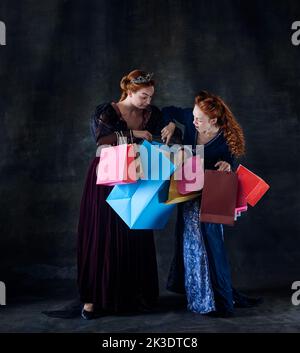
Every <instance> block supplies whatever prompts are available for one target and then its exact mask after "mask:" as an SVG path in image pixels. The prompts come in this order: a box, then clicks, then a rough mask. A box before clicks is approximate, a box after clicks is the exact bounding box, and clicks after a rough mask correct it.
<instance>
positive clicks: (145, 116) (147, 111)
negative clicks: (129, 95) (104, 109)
mask: <svg viewBox="0 0 300 353" xmlns="http://www.w3.org/2000/svg"><path fill="white" fill-rule="evenodd" d="M110 104H111V106H112V107H113V108H114V110H115V111H116V113H117V114H118V116H119V118H120V120H122V121H124V122H125V123H126V124H127V121H126V120H125V119H124V117H123V116H122V113H121V110H120V108H119V107H118V104H117V103H116V102H113V101H112V102H111V103H110ZM142 111H143V115H142V119H143V125H144V127H145V126H146V124H147V122H148V120H149V117H150V114H151V112H152V110H151V106H149V109H142Z"/></svg>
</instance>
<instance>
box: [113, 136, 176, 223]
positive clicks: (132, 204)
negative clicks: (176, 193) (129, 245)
mask: <svg viewBox="0 0 300 353" xmlns="http://www.w3.org/2000/svg"><path fill="white" fill-rule="evenodd" d="M139 152H140V158H141V163H142V167H143V170H144V175H143V178H141V179H140V180H138V181H137V182H136V183H134V184H124V185H116V186H115V187H114V188H113V190H112V191H111V193H110V194H109V196H108V198H107V200H106V201H107V202H108V203H109V205H110V206H111V207H112V208H113V209H114V210H115V211H116V213H117V214H118V215H119V216H120V217H121V218H122V219H123V221H124V222H125V223H126V224H127V225H128V227H129V228H130V229H163V228H164V227H165V225H166V223H167V222H168V220H169V217H170V215H171V213H172V211H173V210H174V208H175V205H167V204H165V203H164V202H162V201H161V200H163V199H164V200H166V198H167V195H168V184H169V178H170V175H171V174H172V173H173V172H174V169H175V167H174V165H173V164H172V162H171V161H170V160H169V158H168V157H167V156H166V155H165V153H164V152H162V151H161V150H160V149H159V148H158V147H157V146H153V145H152V144H150V143H149V142H148V141H144V142H143V144H142V145H141V146H139Z"/></svg>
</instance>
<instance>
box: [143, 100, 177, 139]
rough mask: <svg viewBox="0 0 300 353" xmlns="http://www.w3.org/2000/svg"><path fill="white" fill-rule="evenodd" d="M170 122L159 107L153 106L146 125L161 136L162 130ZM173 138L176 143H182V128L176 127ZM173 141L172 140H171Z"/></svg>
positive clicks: (154, 133) (150, 130)
mask: <svg viewBox="0 0 300 353" xmlns="http://www.w3.org/2000/svg"><path fill="white" fill-rule="evenodd" d="M167 124H168V123H167V122H166V121H165V120H164V118H163V113H162V111H161V110H159V109H158V108H157V107H155V106H152V114H151V117H150V120H149V122H148V124H147V126H146V129H147V130H148V131H149V132H150V133H151V134H153V135H156V136H160V135H161V130H162V129H163V128H164V127H165V126H166V125H167ZM172 140H173V142H174V143H181V140H182V132H181V130H180V129H179V128H178V127H176V128H175V131H174V134H173V137H172ZM171 143H172V142H171Z"/></svg>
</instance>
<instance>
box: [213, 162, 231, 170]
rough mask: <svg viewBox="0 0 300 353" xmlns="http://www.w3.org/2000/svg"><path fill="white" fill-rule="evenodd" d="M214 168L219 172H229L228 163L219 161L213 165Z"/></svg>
mask: <svg viewBox="0 0 300 353" xmlns="http://www.w3.org/2000/svg"><path fill="white" fill-rule="evenodd" d="M215 167H218V171H220V172H230V171H231V166H230V164H229V163H228V162H225V161H220V162H217V163H216V164H215Z"/></svg>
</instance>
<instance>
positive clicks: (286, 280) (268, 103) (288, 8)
mask: <svg viewBox="0 0 300 353" xmlns="http://www.w3.org/2000/svg"><path fill="white" fill-rule="evenodd" d="M0 20H1V21H4V22H5V23H6V27H7V45H6V46H0V93H1V95H0V118H1V128H0V136H1V144H0V147H1V152H0V168H1V173H0V177H1V186H0V188H1V195H0V205H1V213H0V222H1V231H0V244H1V245H0V261H1V267H0V280H2V281H3V280H5V281H6V282H7V283H8V284H11V285H12V286H13V284H17V285H18V284H19V285H22V284H24V283H27V284H28V283H31V281H35V280H46V281H47V280H49V279H61V280H62V281H65V280H72V279H73V278H75V275H76V227H77V220H78V213H79V204H80V198H81V193H82V187H83V183H84V178H85V173H86V170H87V167H88V164H89V161H90V159H91V158H92V157H93V156H94V152H95V146H94V142H93V140H92V138H91V136H90V132H89V116H90V114H91V113H92V111H93V110H94V107H95V105H96V104H98V103H99V102H103V101H110V100H117V99H118V98H119V87H118V84H119V80H120V78H121V77H122V75H123V74H124V73H127V72H128V71H130V70H131V69H133V68H144V69H146V70H149V71H154V72H155V78H156V80H157V82H158V87H157V93H156V96H155V100H154V103H155V104H156V105H158V106H159V107H162V106H165V105H170V104H174V105H179V106H191V105H192V102H193V95H194V93H195V92H196V91H197V90H199V89H208V90H211V91H213V92H215V93H217V94H219V95H221V96H222V97H224V99H225V101H226V102H227V103H228V104H229V105H230V106H231V107H232V109H233V111H234V113H235V114H236V116H237V118H238V120H239V121H240V123H241V124H242V126H243V128H244V131H245V135H246V139H247V158H246V160H245V161H244V164H245V165H247V166H248V167H249V168H250V169H252V170H253V171H255V172H257V174H259V175H261V176H262V177H263V178H264V179H265V180H266V181H267V182H269V183H270V185H271V189H270V191H269V192H268V194H267V195H266V196H265V197H264V198H263V200H262V201H261V202H260V203H259V204H258V205H257V206H256V207H255V208H251V207H250V209H249V211H248V213H247V215H244V216H243V217H242V218H241V219H240V220H239V221H238V222H237V224H236V226H235V227H234V228H231V227H228V228H226V242H227V247H228V251H229V254H230V259H231V263H232V272H233V278H234V281H235V283H236V285H237V286H240V287H245V288H257V287H275V286H282V285H288V286H290V283H291V281H294V280H299V279H300V271H299V270H300V234H299V215H300V213H299V197H300V194H299V161H298V160H299V156H298V154H299V111H300V99H299V80H300V66H299V63H300V46H299V47H296V46H293V45H292V43H291V35H292V30H291V24H292V22H294V21H296V20H300V3H299V1H297V0H294V1H291V0H289V1H286V0H285V1H284V0H282V1H261V0H256V1H254V0H251V1H234V0H232V1H228V0H227V1H216V0H209V1H208V0H207V1H204V0H197V1H190V0H182V1H180V0H178V1H151V0H149V1H139V0H133V1H104V0H98V1H96V0H95V1H73V0H69V1H67V0H66V1H62V0H61V1H60V0H44V1H37V0H36V1H33V0H27V1H25V0H20V1H11V0H1V3H0ZM174 219H175V216H174V217H173V219H172V220H171V222H170V225H169V227H168V228H167V229H165V230H164V231H162V232H157V234H156V241H157V253H158V261H159V269H160V277H161V289H162V290H163V289H164V282H165V279H166V275H167V271H168V267H169V263H170V260H171V255H172V242H173V238H172V232H173V230H174ZM32 283H33V282H32Z"/></svg>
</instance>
